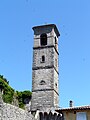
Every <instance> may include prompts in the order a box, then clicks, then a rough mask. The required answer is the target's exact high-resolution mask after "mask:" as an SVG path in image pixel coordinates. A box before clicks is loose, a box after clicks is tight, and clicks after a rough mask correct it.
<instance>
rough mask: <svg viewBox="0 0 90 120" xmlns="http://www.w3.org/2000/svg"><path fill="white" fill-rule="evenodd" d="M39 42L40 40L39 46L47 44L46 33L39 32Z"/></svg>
mask: <svg viewBox="0 0 90 120" xmlns="http://www.w3.org/2000/svg"><path fill="white" fill-rule="evenodd" d="M40 42H41V46H43V45H47V34H45V33H44V34H41V36H40Z"/></svg>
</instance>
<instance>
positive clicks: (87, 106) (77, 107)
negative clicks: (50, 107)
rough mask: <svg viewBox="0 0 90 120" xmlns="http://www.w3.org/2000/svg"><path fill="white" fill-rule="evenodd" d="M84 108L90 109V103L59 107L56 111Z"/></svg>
mask: <svg viewBox="0 0 90 120" xmlns="http://www.w3.org/2000/svg"><path fill="white" fill-rule="evenodd" d="M84 109H90V105H84V106H73V107H67V108H60V109H58V110H56V111H57V112H59V111H65V110H84Z"/></svg>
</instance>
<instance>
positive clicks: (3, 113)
mask: <svg viewBox="0 0 90 120" xmlns="http://www.w3.org/2000/svg"><path fill="white" fill-rule="evenodd" d="M0 120H35V118H34V117H33V116H32V115H31V113H29V112H27V111H25V110H23V109H20V108H18V107H16V106H13V105H10V104H7V103H2V104H1V106H0Z"/></svg>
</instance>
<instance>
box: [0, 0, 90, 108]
mask: <svg viewBox="0 0 90 120" xmlns="http://www.w3.org/2000/svg"><path fill="white" fill-rule="evenodd" d="M52 23H54V24H56V25H57V28H58V30H59V31H60V34H61V35H60V37H59V94H60V97H59V99H60V103H59V104H60V107H68V106H69V101H70V100H72V101H73V102H74V106H82V105H89V104H90V95H89V91H90V1H89V0H45V1H43V0H0V74H1V75H3V76H4V77H5V78H7V80H8V81H9V84H10V86H11V87H13V88H14V89H15V90H19V91H24V90H31V89H32V59H33V58H32V56H33V54H32V53H33V30H32V27H33V26H38V25H44V24H52Z"/></svg>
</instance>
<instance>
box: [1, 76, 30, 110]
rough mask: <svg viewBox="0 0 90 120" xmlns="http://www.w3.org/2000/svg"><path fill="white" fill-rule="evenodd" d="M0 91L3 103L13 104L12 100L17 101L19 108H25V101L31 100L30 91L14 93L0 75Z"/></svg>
mask: <svg viewBox="0 0 90 120" xmlns="http://www.w3.org/2000/svg"><path fill="white" fill-rule="evenodd" d="M0 91H2V98H3V101H4V102H5V103H9V104H13V101H14V99H16V100H17V101H18V105H19V107H20V108H23V109H24V108H25V99H26V98H28V99H31V95H32V93H31V91H29V90H25V91H15V90H14V89H13V88H12V87H10V85H9V82H8V81H7V79H6V78H4V77H3V75H0Z"/></svg>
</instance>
